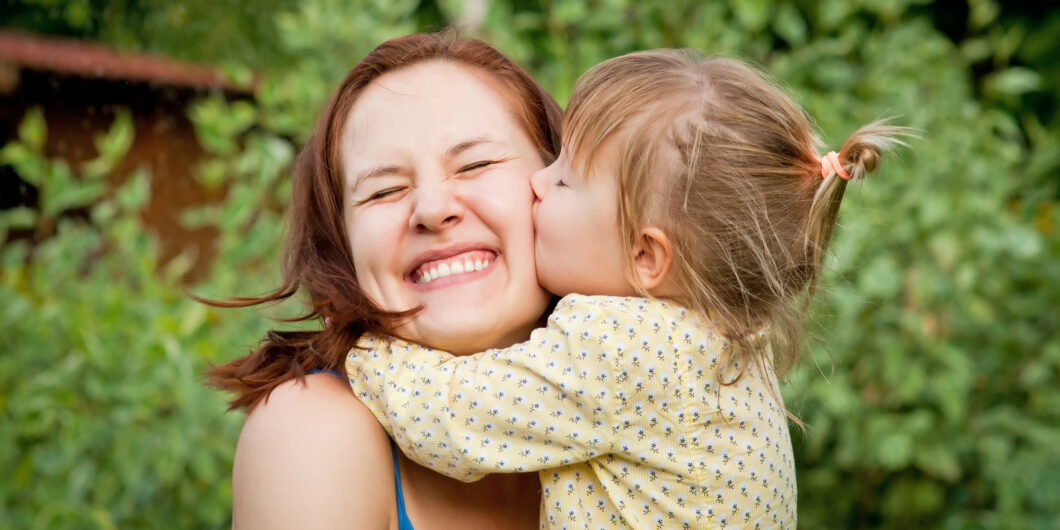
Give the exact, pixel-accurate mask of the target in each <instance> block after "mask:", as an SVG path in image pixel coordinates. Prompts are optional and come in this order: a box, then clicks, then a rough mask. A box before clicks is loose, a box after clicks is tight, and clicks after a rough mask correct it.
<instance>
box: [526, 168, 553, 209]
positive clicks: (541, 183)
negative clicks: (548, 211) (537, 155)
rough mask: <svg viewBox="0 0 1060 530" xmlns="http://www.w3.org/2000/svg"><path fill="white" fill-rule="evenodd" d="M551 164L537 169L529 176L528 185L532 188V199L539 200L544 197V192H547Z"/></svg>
mask: <svg viewBox="0 0 1060 530" xmlns="http://www.w3.org/2000/svg"><path fill="white" fill-rule="evenodd" d="M551 168H552V166H548V167H544V168H541V169H540V170H538V171H537V172H535V173H534V174H533V176H531V177H530V187H531V188H532V189H533V190H534V199H535V200H538V201H540V200H541V199H544V198H545V193H548V187H549V182H550V180H549V178H550V177H549V176H548V174H549V173H550V171H549V170H550V169H551Z"/></svg>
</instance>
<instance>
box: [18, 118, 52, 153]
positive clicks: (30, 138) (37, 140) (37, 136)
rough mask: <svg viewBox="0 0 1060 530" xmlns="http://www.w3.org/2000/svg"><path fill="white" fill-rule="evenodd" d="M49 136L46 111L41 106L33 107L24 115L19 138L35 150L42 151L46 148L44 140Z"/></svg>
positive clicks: (35, 151) (19, 127) (19, 128)
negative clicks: (45, 120)
mask: <svg viewBox="0 0 1060 530" xmlns="http://www.w3.org/2000/svg"><path fill="white" fill-rule="evenodd" d="M47 137H48V125H47V123H45V122H44V112H43V111H41V109H40V107H33V108H31V109H29V110H28V111H26V115H25V116H23V117H22V123H21V124H19V126H18V139H19V140H21V141H22V143H24V144H26V146H27V147H28V148H29V149H30V150H31V151H33V152H34V153H40V152H42V151H43V150H44V141H45V139H47Z"/></svg>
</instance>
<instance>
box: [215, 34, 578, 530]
mask: <svg viewBox="0 0 1060 530" xmlns="http://www.w3.org/2000/svg"><path fill="white" fill-rule="evenodd" d="M559 117H560V111H559V107H558V106H557V105H556V104H555V102H554V101H553V100H552V99H551V98H550V97H549V96H548V95H547V94H546V93H545V92H544V90H542V89H541V88H540V87H539V86H538V85H537V84H536V83H535V82H534V81H533V80H532V79H531V78H530V76H529V75H528V74H527V73H526V72H525V71H523V70H522V69H520V68H519V67H518V66H516V65H515V64H514V63H512V62H511V60H509V59H508V58H506V57H504V56H503V55H502V54H500V52H498V51H496V50H495V49H493V48H491V47H489V46H488V45H486V44H484V43H481V42H479V41H475V40H470V39H449V38H446V37H442V36H439V35H411V36H408V37H403V38H400V39H394V40H391V41H388V42H386V43H384V44H382V45H380V46H379V47H378V48H376V49H375V50H374V51H373V52H372V53H370V54H369V55H368V56H367V57H365V59H364V60H362V61H361V62H360V63H358V64H357V65H356V66H355V67H354V68H353V70H351V71H350V73H349V74H348V76H347V77H346V79H345V80H344V81H343V82H342V84H341V85H340V86H339V88H338V89H337V90H336V92H335V94H334V95H333V97H332V99H331V102H330V103H329V105H328V106H327V107H326V108H325V110H324V112H323V114H322V116H321V119H320V121H319V124H318V127H317V130H316V134H315V135H314V136H313V138H312V139H311V140H310V141H309V143H308V144H307V145H306V147H305V149H304V150H303V152H302V154H301V155H300V156H299V159H298V162H297V167H296V168H295V174H294V182H293V185H294V195H293V199H292V200H293V204H292V216H291V229H290V236H289V239H288V246H287V254H286V261H285V267H284V283H283V285H282V286H281V287H280V288H279V289H277V290H276V291H274V292H273V293H271V294H269V295H267V296H264V297H262V298H256V299H244V300H239V301H236V302H235V303H233V304H231V305H254V304H259V303H264V302H270V301H274V300H280V299H285V298H287V297H290V296H291V295H293V294H294V293H295V292H296V291H297V290H298V289H299V288H303V289H305V291H306V292H307V293H308V295H309V299H310V302H311V304H312V309H311V310H310V311H309V312H308V314H306V315H305V319H317V318H319V319H324V320H326V321H327V322H329V324H328V326H326V327H325V329H323V330H321V331H313V332H271V333H270V334H269V335H268V336H267V337H266V339H265V341H264V342H263V344H262V346H261V347H260V348H259V349H258V350H257V351H256V352H254V353H253V354H252V355H249V356H247V357H244V358H241V359H238V360H236V361H233V362H231V363H229V364H227V365H224V366H221V367H219V368H216V369H214V370H213V371H211V373H210V377H211V381H212V382H213V383H214V384H215V385H216V386H218V387H221V388H224V389H227V390H231V391H233V392H235V393H236V399H235V400H234V401H233V406H234V407H246V408H248V409H249V415H248V417H247V422H246V424H245V426H244V428H243V432H242V434H241V435H240V440H239V445H238V447H237V449H236V457H235V465H234V469H233V502H234V508H233V511H234V516H233V525H234V526H235V527H237V528H399V527H400V528H406V527H407V526H405V525H407V523H408V521H407V520H406V519H404V517H405V516H406V515H407V517H408V519H410V520H411V522H412V523H413V524H414V525H415V526H416V528H417V529H419V530H423V529H431V528H535V527H536V526H537V513H538V501H539V493H538V490H539V485H538V481H537V477H536V476H534V475H498V476H493V477H488V478H487V479H485V480H483V481H480V482H476V483H471V484H465V483H461V482H456V481H453V480H451V479H448V478H445V477H443V476H441V475H438V474H435V473H434V472H432V471H430V470H427V469H425V468H422V467H420V466H418V465H416V464H413V463H412V462H410V461H408V460H406V459H405V458H404V456H402V455H400V454H397V455H395V453H394V452H393V449H392V447H391V445H390V442H389V440H388V439H387V437H386V435H385V433H384V431H383V430H382V428H381V427H380V426H379V425H378V423H376V421H375V419H374V417H373V416H372V414H371V413H370V412H368V410H367V409H365V408H364V407H363V405H361V404H360V403H359V402H358V401H357V400H356V399H355V398H354V397H353V394H352V393H351V391H350V389H349V386H348V385H347V384H346V382H345V381H344V380H343V379H340V378H339V377H334V376H333V375H331V374H328V373H310V372H313V371H333V372H334V371H342V370H343V368H341V367H342V365H343V360H344V358H345V354H346V352H347V351H348V350H349V348H350V347H352V346H353V344H354V343H355V342H356V340H357V338H358V337H360V335H361V334H363V333H364V332H366V331H384V332H388V333H392V334H394V335H397V336H400V337H402V338H405V339H408V340H411V341H415V342H419V343H423V344H426V345H430V346H436V347H440V348H445V349H447V350H451V351H454V352H458V353H459V352H467V353H470V352H474V351H480V350H483V349H486V348H490V347H499V346H506V345H510V344H513V343H515V342H518V341H520V340H523V339H525V338H526V337H527V336H528V335H529V332H530V330H531V329H532V328H534V327H535V326H536V325H537V324H538V323H539V321H540V318H541V315H542V314H543V313H544V312H545V310H546V308H547V305H548V303H549V296H548V294H547V293H546V292H545V291H543V290H542V289H541V288H540V287H539V286H538V284H537V279H536V272H535V270H534V258H533V229H532V225H531V217H530V208H531V202H532V197H533V195H532V192H531V189H530V181H529V179H530V176H531V175H532V174H533V173H534V172H535V171H537V170H538V169H541V168H543V167H544V166H545V164H547V163H549V162H551V161H552V159H554V158H555V156H556V154H557V153H558V151H559V134H558V127H559ZM432 269H433V270H434V271H436V272H435V276H437V277H435V278H432V281H424V280H423V277H422V272H423V271H430V270H432ZM437 271H441V272H437ZM307 373H310V375H306V374H307ZM395 471H397V472H396V473H395ZM398 485H400V489H398ZM396 490H397V491H396Z"/></svg>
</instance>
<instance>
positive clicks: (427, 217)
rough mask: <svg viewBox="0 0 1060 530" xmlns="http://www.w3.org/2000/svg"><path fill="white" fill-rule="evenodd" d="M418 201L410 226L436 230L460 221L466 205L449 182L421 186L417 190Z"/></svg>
mask: <svg viewBox="0 0 1060 530" xmlns="http://www.w3.org/2000/svg"><path fill="white" fill-rule="evenodd" d="M415 193H416V203H415V206H414V209H413V211H412V216H411V217H410V218H409V227H410V228H412V229H415V230H420V231H430V232H436V231H439V230H444V229H445V228H448V227H450V226H452V225H455V224H457V223H459V222H460V219H462V218H463V217H464V205H463V203H462V202H461V201H460V199H459V197H457V195H456V193H455V192H454V190H452V189H450V186H449V185H448V184H447V183H440V184H437V185H433V186H426V187H421V188H419V189H417V190H416V191H415Z"/></svg>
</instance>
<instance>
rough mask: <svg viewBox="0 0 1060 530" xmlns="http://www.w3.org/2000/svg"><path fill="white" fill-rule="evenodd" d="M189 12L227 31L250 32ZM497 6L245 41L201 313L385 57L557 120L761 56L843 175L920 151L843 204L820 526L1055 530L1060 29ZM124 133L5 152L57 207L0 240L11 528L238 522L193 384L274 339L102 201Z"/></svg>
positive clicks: (272, 246) (199, 118) (418, 7)
mask: <svg viewBox="0 0 1060 530" xmlns="http://www.w3.org/2000/svg"><path fill="white" fill-rule="evenodd" d="M25 3H26V4H34V3H35V4H42V5H43V4H47V3H48V1H46V0H33V1H32V2H25ZM103 4H105V5H107V6H110V7H108V9H115V8H114V7H113V6H112V5H111V3H107V2H102V3H101V5H103ZM115 5H116V4H115ZM182 5H184V8H185V9H191V10H198V11H195V12H194V13H192V15H193V16H194V17H196V18H197V19H202V20H205V21H211V20H213V21H215V22H214V23H216V24H218V25H221V24H223V23H224V22H223V21H224V20H226V19H229V18H232V17H233V16H235V17H238V16H240V15H243V14H240V13H237V14H235V15H233V14H232V13H228V12H224V11H222V9H223V7H224V6H221V7H216V6H215V3H207V2H188V3H185V4H182ZM276 5H277V6H280V5H281V3H279V2H277V3H276ZM282 5H283V6H287V5H288V4H282ZM475 5H479V3H478V2H459V1H456V0H438V1H436V2H435V1H420V2H412V1H409V0H402V1H400V2H383V1H369V0H360V1H356V2H340V1H337V0H306V1H303V2H300V3H298V4H297V5H296V6H295V7H284V8H281V9H279V11H278V12H277V13H275V14H273V13H264V14H263V13H261V12H255V13H253V14H252V15H253V16H254V17H259V18H256V19H255V20H258V21H259V22H261V20H265V22H261V24H265V25H267V26H268V27H270V28H274V30H275V31H274V35H275V39H274V41H271V42H272V43H271V44H270V46H269V47H265V48H264V50H265V52H268V53H271V54H272V55H270V56H269V57H272V58H273V62H272V63H270V64H269V65H267V66H266V67H265V68H264V70H265V76H264V79H263V80H262V81H261V82H260V83H259V84H258V85H257V88H256V100H255V101H254V102H253V103H248V102H235V103H230V102H226V101H224V100H221V99H213V98H207V99H204V100H202V101H199V102H197V103H196V104H195V105H193V106H192V107H191V108H190V109H189V116H190V117H191V118H192V120H193V121H194V122H195V124H196V126H197V130H198V132H199V136H200V140H201V143H202V144H203V145H204V146H205V147H206V148H207V149H208V150H209V151H210V152H211V157H210V158H209V159H208V160H206V161H204V163H203V164H202V165H201V167H200V168H198V171H197V176H198V178H200V179H201V180H202V182H204V183H205V184H207V185H210V186H216V187H222V188H223V189H224V190H225V197H226V198H225V201H224V202H223V203H222V204H220V205H215V206H206V207H202V208H198V209H196V210H193V211H189V212H187V213H186V215H185V218H184V222H185V223H187V224H189V225H200V224H210V225H214V226H216V227H218V230H219V234H220V236H219V242H218V247H219V252H218V258H217V260H216V262H215V266H214V268H213V270H212V271H211V272H210V274H209V277H208V279H207V280H205V281H204V282H203V283H202V284H200V285H196V286H195V287H194V290H195V291H196V292H197V293H200V294H205V295H208V296H210V295H212V296H225V295H231V294H250V293H260V292H262V291H264V290H265V289H267V288H268V287H271V286H273V285H275V281H276V276H275V274H276V271H275V264H276V262H277V259H276V257H277V256H278V252H279V246H278V245H279V242H280V241H281V239H282V238H281V237H280V235H281V234H282V231H283V230H282V223H281V221H280V219H281V215H280V213H279V212H282V210H283V208H284V205H285V204H286V203H287V201H288V198H289V189H288V188H289V182H288V180H287V170H288V168H289V166H290V162H291V160H292V157H293V153H294V146H296V145H298V144H300V143H301V142H303V141H304V140H305V139H306V136H307V135H308V133H309V131H310V125H311V123H312V119H313V118H314V116H315V115H316V112H317V111H318V109H319V108H320V106H321V104H322V103H323V99H324V98H325V97H326V95H327V93H328V91H329V90H330V89H331V87H332V86H334V84H335V83H336V82H337V81H338V79H339V78H341V76H342V75H343V74H344V73H345V72H346V70H348V69H349V67H351V66H352V65H353V64H354V63H355V62H356V61H357V60H358V59H359V58H360V57H362V56H363V55H364V54H365V53H367V51H368V50H370V49H371V48H372V47H374V46H375V45H376V44H378V43H379V42H381V41H383V40H385V39H386V38H390V37H394V36H398V35H402V34H405V33H409V32H411V31H415V30H416V29H418V28H427V29H435V28H438V27H441V25H442V24H444V23H445V22H447V21H461V22H463V23H464V24H467V26H468V28H469V31H471V32H473V33H476V34H479V35H482V36H484V37H485V38H487V39H488V40H490V41H492V42H493V43H494V44H495V45H497V46H498V47H499V48H500V49H502V50H503V51H505V52H507V53H509V54H511V55H512V56H513V57H515V58H516V59H517V60H518V61H519V62H521V63H522V64H524V65H526V66H527V67H528V68H529V69H530V70H531V71H532V72H533V73H534V74H535V76H536V77H537V78H538V79H539V80H540V81H541V82H542V83H543V84H544V86H545V87H546V88H548V89H549V90H550V91H551V92H552V93H553V94H554V95H556V97H557V99H559V100H560V101H565V100H566V99H567V97H568V96H569V91H570V87H571V85H572V84H573V81H574V80H575V79H576V78H577V76H578V75H580V74H581V73H582V72H583V71H584V70H585V69H587V68H588V67H590V66H592V65H593V64H595V63H597V62H599V61H600V60H603V59H606V58H608V57H611V56H614V55H617V54H621V53H625V52H628V51H633V50H637V49H643V48H652V47H669V46H691V47H697V48H700V49H703V50H706V51H708V52H713V53H722V54H727V55H735V56H739V57H743V58H746V59H749V60H751V61H752V62H755V63H758V64H760V65H762V66H763V67H765V68H766V69H768V70H769V71H771V72H772V73H773V74H774V75H775V76H776V77H777V78H778V79H779V80H781V81H782V82H783V83H784V85H785V86H786V87H787V89H788V90H789V91H790V92H791V93H792V94H793V95H794V96H795V98H796V99H797V100H798V101H799V102H801V103H803V104H804V106H805V107H806V108H807V110H808V112H809V113H810V114H812V115H813V116H814V117H815V119H816V121H817V123H818V125H819V127H820V129H821V130H822V132H823V135H824V137H825V139H826V142H827V144H828V146H830V148H832V149H835V148H837V147H838V146H839V145H841V143H842V141H843V140H844V139H845V137H846V135H848V134H849V133H850V132H852V131H853V130H854V129H855V128H856V127H857V126H859V125H861V124H863V123H865V122H868V121H870V120H872V119H874V118H878V117H882V116H898V117H899V121H900V122H901V123H902V124H905V125H909V126H912V127H915V128H917V129H918V130H920V131H921V135H922V138H921V139H919V140H915V141H913V142H912V143H911V145H910V147H909V148H908V149H906V150H905V151H904V152H902V153H901V154H900V155H899V156H898V157H894V158H891V159H887V160H885V161H884V164H883V166H882V168H881V170H880V171H879V172H878V174H874V175H873V178H872V179H871V181H870V182H868V183H867V184H866V185H865V186H864V187H863V188H861V189H852V190H850V192H848V197H847V201H848V203H847V205H846V206H845V207H844V213H843V215H842V216H841V227H840V229H839V231H838V233H837V237H836V241H835V244H834V249H833V256H832V258H831V260H830V269H829V274H828V277H827V278H826V280H825V282H824V287H825V289H824V292H823V293H822V294H821V295H820V297H819V299H818V301H817V302H816V303H815V304H814V306H813V325H812V327H811V331H812V332H813V335H814V336H815V340H814V341H812V343H811V345H810V348H809V349H808V352H807V355H806V361H805V362H804V363H803V365H802V367H801V368H800V369H798V370H797V371H796V372H795V373H794V374H793V375H792V377H791V380H790V382H789V384H788V385H787V386H786V387H785V389H784V393H785V396H786V398H787V400H788V404H789V406H790V407H791V408H792V409H794V410H796V411H797V412H798V413H799V414H800V415H801V416H802V418H803V419H804V420H805V421H806V422H807V425H808V426H807V429H806V430H805V431H804V432H799V431H795V432H794V435H795V446H796V447H795V448H796V463H797V467H798V471H799V489H800V492H799V493H800V499H799V500H800V502H799V514H800V519H801V522H802V523H803V526H806V527H810V528H815V527H827V528H833V527H836V528H843V527H885V528H906V527H910V526H916V527H938V528H1055V527H1057V526H1060V515H1057V514H1060V496H1058V495H1056V493H1055V492H1056V491H1058V490H1060V471H1058V470H1060V453H1058V452H1057V451H1056V450H1055V448H1056V447H1058V446H1060V427H1058V426H1060V418H1058V416H1060V412H1058V411H1060V386H1058V385H1057V382H1058V381H1060V333H1058V330H1060V313H1058V312H1057V311H1056V310H1055V308H1056V307H1057V306H1060V285H1058V284H1057V283H1056V282H1055V278H1058V277H1060V232H1058V230H1057V216H1058V211H1057V202H1056V200H1057V194H1058V188H1057V184H1058V180H1057V178H1056V174H1057V169H1058V168H1060V155H1058V154H1057V153H1060V119H1058V118H1057V116H1058V115H1060V113H1058V111H1057V108H1058V105H1057V98H1056V96H1055V93H1056V91H1055V90H1053V89H1055V87H1057V86H1060V81H1057V77H1056V72H1057V71H1060V67H1058V64H1060V62H1058V61H1057V57H1058V55H1060V53H1058V51H1060V47H1058V46H1057V45H1056V43H1055V39H1051V38H1050V37H1048V35H1052V34H1053V33H1055V31H1054V30H1053V29H1052V28H1055V27H1056V24H1057V22H1056V21H1057V20H1060V15H1057V12H1055V11H1053V12H1049V13H1047V14H1045V15H1041V16H1038V17H1036V18H1031V17H1025V16H1017V15H1019V14H1017V15H1011V14H1006V13H1005V11H1004V9H1002V6H1000V5H999V4H997V3H995V2H992V1H990V0H969V2H968V6H967V7H968V9H967V13H966V15H967V16H966V17H965V19H964V22H962V23H961V24H960V25H958V26H960V27H955V26H954V25H953V23H952V21H951V18H950V17H951V13H949V12H942V11H938V9H939V8H936V7H935V6H924V5H921V3H919V2H913V1H910V0H888V1H882V0H859V1H857V2H839V1H826V2H820V3H816V2H807V1H804V0H785V1H780V2H765V1H764V0H732V1H729V2H708V3H704V2H699V1H695V0H674V1H670V2H666V3H662V2H658V3H646V2H636V1H633V0H594V1H589V2H583V1H575V0H551V1H549V2H540V3H536V2H524V1H514V0H513V1H510V2H499V1H498V2H485V3H482V5H485V6H487V9H485V11H482V12H477V11H475V10H474V9H472V8H473V7H474V6H475ZM210 9H214V10H215V11H212V12H211V11H210ZM211 14H212V15H214V16H208V15H211ZM246 15H247V16H251V14H246ZM64 16H65V15H64ZM260 17H265V18H264V19H263V18H260ZM122 20H124V19H122ZM249 23H250V22H248V24H249ZM218 27H220V26H218ZM133 33H135V32H132V33H130V32H124V33H121V32H117V33H115V32H108V31H107V30H106V28H100V31H99V32H98V35H100V36H102V37H103V38H110V37H107V36H108V35H118V34H121V35H124V36H125V37H122V38H121V39H119V38H117V37H114V40H117V41H122V42H125V41H127V40H128V39H129V38H131V37H129V35H132V34H133ZM137 38H140V39H148V38H149V35H147V34H143V35H139V36H138V37H137ZM248 38H249V37H248ZM123 39H125V40H123ZM251 40H253V39H251ZM159 42H160V43H162V44H158V43H154V44H152V43H151V42H147V43H146V44H144V43H143V42H141V45H143V47H146V48H151V47H152V46H158V47H163V48H164V46H166V45H168V46H173V47H172V48H169V49H168V50H167V51H169V52H170V53H172V54H175V55H180V54H181V47H180V43H179V41H178V39H176V37H174V35H173V34H167V35H166V36H165V38H160V39H159ZM188 53H190V54H193V55H194V54H201V53H204V51H203V49H202V48H195V49H194V51H192V52H188ZM242 53H243V52H236V51H230V52H228V55H221V56H218V59H217V60H218V61H221V62H224V61H236V62H245V60H246V57H245V56H244V55H243V54H242ZM263 53H264V52H263ZM290 58H297V60H294V61H291V60H290ZM234 70H241V69H240V68H236V69H234ZM242 70H244V71H245V69H242ZM1050 94H1053V95H1050ZM122 127H125V126H123V125H121V123H120V120H119V122H118V123H116V126H115V127H114V128H113V130H112V133H111V134H110V135H108V136H107V137H106V138H105V139H103V140H101V142H100V153H101V156H100V158H99V159H97V162H93V163H91V164H89V165H88V166H85V167H80V168H75V169H71V168H69V167H66V165H65V164H62V163H60V162H58V161H54V160H47V159H46V158H44V157H43V156H41V155H40V145H42V142H43V140H42V138H43V137H42V135H43V134H45V132H44V131H43V128H42V126H41V120H40V119H39V117H38V116H35V115H30V117H29V118H28V119H27V120H26V121H25V122H24V126H23V128H22V134H21V137H20V140H19V141H17V142H13V143H11V144H8V145H7V146H5V147H4V148H3V150H2V151H0V159H2V160H3V162H4V163H11V164H13V165H15V166H16V167H17V170H18V173H19V174H20V175H22V176H23V178H26V179H28V180H30V182H31V183H32V184H33V185H34V186H36V187H37V188H38V191H39V193H40V194H41V204H42V208H41V210H40V211H37V210H29V209H25V208H23V209H17V210H11V211H7V212H3V213H0V234H2V233H4V231H6V230H8V229H18V228H21V229H26V228H29V229H32V230H35V231H36V232H37V233H38V234H39V235H40V237H41V240H40V242H39V243H37V244H36V245H35V246H32V247H31V246H30V245H28V244H26V243H20V242H16V243H13V244H8V245H7V246H5V247H3V248H2V251H0V299H2V300H4V304H3V305H2V306H0V321H2V322H4V324H3V331H2V333H0V348H2V351H3V352H4V354H5V360H4V363H3V364H0V414H2V415H3V420H4V421H3V422H0V465H2V466H3V468H4V469H9V470H12V472H11V474H12V477H13V478H12V480H9V481H7V482H4V483H0V527H18V528H22V527H41V528H51V527H55V528H65V527H105V528H109V527H122V528H125V527H154V526H165V527H173V526H175V527H194V528H198V527H218V526H223V525H225V524H227V523H228V521H229V516H230V513H229V512H230V497H229V496H230V482H229V477H228V473H229V468H230V465H231V455H232V450H233V448H234V443H235V438H236V434H237V431H238V428H239V422H240V417H239V416H238V415H235V414H228V415H226V414H224V412H223V411H224V400H225V397H224V396H222V395H219V394H218V393H216V392H213V391H211V390H209V389H206V388H204V387H202V386H201V379H200V374H201V372H202V370H203V369H204V368H205V367H206V366H207V363H209V362H222V361H225V360H228V359H231V358H233V357H235V356H238V355H241V354H243V353H245V352H246V351H247V350H248V349H249V348H250V347H251V346H252V345H253V344H254V342H255V341H256V340H258V339H259V338H260V337H261V336H262V334H263V333H264V330H265V329H266V328H268V327H270V325H271V324H270V323H269V322H268V321H266V320H265V319H264V318H263V317H262V315H261V314H259V313H256V312H252V311H234V310H224V311H219V310H215V309H211V308H207V307H204V306H201V305H199V304H196V303H194V302H191V301H190V300H188V299H187V298H186V297H185V296H184V293H183V291H182V289H181V288H180V287H179V286H178V284H179V282H178V281H177V280H178V278H179V277H180V276H181V274H182V273H183V271H184V269H185V268H186V267H187V263H188V260H186V259H181V258H178V259H176V260H174V261H172V262H170V263H159V262H158V260H157V250H156V248H155V244H154V242H153V240H152V237H151V235H150V234H147V233H144V231H143V226H142V224H141V223H140V221H139V217H138V210H139V208H140V207H141V205H142V204H143V200H144V197H145V196H146V193H148V192H149V190H147V189H146V185H145V183H146V179H145V178H144V176H142V175H141V176H139V177H136V178H133V179H131V180H130V181H128V182H127V183H125V184H124V185H123V186H122V187H121V188H120V189H119V190H116V192H115V193H113V194H108V193H104V191H105V190H104V189H103V187H102V185H101V184H100V182H101V181H100V180H99V179H98V175H102V174H104V173H105V172H106V170H107V168H108V167H109V165H110V164H112V163H113V162H114V161H115V160H117V157H120V152H121V151H122V149H124V148H123V147H122V145H123V144H124V145H127V143H125V142H127V140H123V139H122V138H123V135H126V136H127V135H128V131H125V132H122V131H123V129H122ZM108 153H109V154H108ZM108 197H109V198H108ZM101 198H102V199H101ZM72 212H87V215H71V213H72ZM287 310H288V311H289V310H291V309H287Z"/></svg>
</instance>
